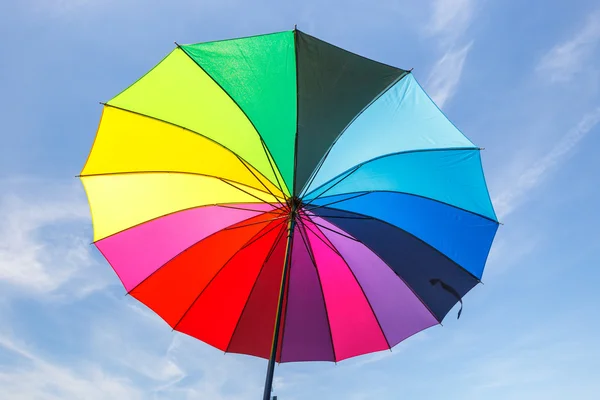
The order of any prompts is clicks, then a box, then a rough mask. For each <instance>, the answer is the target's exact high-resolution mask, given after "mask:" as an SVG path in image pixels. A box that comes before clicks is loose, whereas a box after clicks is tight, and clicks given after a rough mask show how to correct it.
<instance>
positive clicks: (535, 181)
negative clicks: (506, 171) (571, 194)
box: [493, 108, 600, 218]
mask: <svg viewBox="0 0 600 400" xmlns="http://www.w3.org/2000/svg"><path fill="white" fill-rule="evenodd" d="M598 123H600V108H597V109H595V110H594V111H592V112H589V113H587V114H586V115H584V116H583V118H581V120H580V121H579V123H578V124H577V125H576V126H575V127H574V128H572V129H571V130H569V131H568V132H567V133H566V134H565V135H564V136H563V137H562V138H561V139H560V140H559V141H558V142H557V143H556V145H555V146H554V147H553V148H552V149H551V150H550V151H549V152H548V153H547V154H546V155H545V156H543V157H541V158H540V159H538V160H537V161H535V162H534V163H533V164H532V165H530V166H529V168H526V169H524V170H523V171H522V173H521V174H520V176H519V177H518V178H517V179H516V180H515V182H514V183H512V184H510V186H509V187H508V188H507V189H506V190H504V191H503V192H501V193H500V194H499V195H498V196H497V197H495V198H494V200H493V203H494V207H495V209H496V212H497V214H498V216H499V217H500V218H506V216H507V215H508V214H510V213H511V212H512V211H514V210H515V208H516V207H517V206H518V205H519V204H520V203H521V202H522V201H523V198H524V197H525V194H526V193H527V192H528V191H530V190H532V189H533V188H535V187H536V186H538V185H539V184H540V183H541V182H542V181H543V179H544V178H546V176H547V175H548V174H549V173H550V172H551V171H552V170H553V169H554V167H555V166H556V165H557V164H559V163H561V162H563V161H564V160H565V158H566V157H568V156H569V155H570V153H571V152H572V150H573V149H574V148H575V147H576V146H577V145H578V144H579V143H580V142H581V141H582V140H583V139H584V138H585V136H586V135H587V134H588V133H589V132H591V131H592V130H593V129H594V127H596V125H598Z"/></svg>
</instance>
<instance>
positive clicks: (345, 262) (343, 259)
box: [311, 220, 392, 349]
mask: <svg viewBox="0 0 600 400" xmlns="http://www.w3.org/2000/svg"><path fill="white" fill-rule="evenodd" d="M311 222H312V223H313V224H315V225H316V223H315V222H314V221H312V220H311ZM320 226H321V227H323V226H322V225H320ZM316 229H317V230H319V228H318V227H317V228H316ZM330 230H331V231H332V232H335V231H334V230H332V229H330ZM321 234H322V235H323V237H325V239H327V236H326V235H325V234H324V233H323V232H321ZM316 236H317V237H319V239H321V237H320V236H319V235H316ZM353 240H356V239H354V238H353ZM321 241H322V242H323V243H326V242H325V240H323V239H321ZM327 242H329V239H327ZM330 244H331V248H333V249H335V246H334V245H333V243H331V242H330ZM334 251H335V253H336V254H337V255H338V256H340V258H341V259H342V261H343V262H344V264H346V267H347V268H348V270H349V271H350V273H351V274H352V276H353V277H354V280H355V281H356V284H357V285H358V287H359V288H360V291H361V292H362V294H363V296H364V298H365V300H366V301H367V304H368V305H369V308H370V309H371V313H373V317H375V321H377V325H378V326H379V330H380V331H381V335H382V336H383V338H384V339H385V343H386V344H387V347H388V349H391V348H392V346H390V341H389V340H388V338H387V336H386V335H385V332H384V331H383V327H382V326H381V322H380V321H379V317H378V316H377V313H375V309H374V308H373V305H372V304H371V300H369V297H368V296H367V294H366V293H365V289H364V288H363V286H362V285H361V283H360V281H359V280H358V278H357V277H356V274H355V273H354V271H353V270H352V268H350V264H348V262H347V261H346V259H345V258H344V256H343V255H342V253H340V252H339V250H337V249H335V250H334Z"/></svg>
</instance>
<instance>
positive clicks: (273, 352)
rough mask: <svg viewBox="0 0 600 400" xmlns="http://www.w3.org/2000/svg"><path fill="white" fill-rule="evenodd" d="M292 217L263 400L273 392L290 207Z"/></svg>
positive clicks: (290, 238) (283, 292)
mask: <svg viewBox="0 0 600 400" xmlns="http://www.w3.org/2000/svg"><path fill="white" fill-rule="evenodd" d="M292 208H293V209H292V213H291V214H292V216H291V218H290V221H289V223H288V234H287V249H286V251H285V259H284V261H283V274H282V276H281V287H280V289H279V303H278V305H277V317H276V318H275V332H274V333H273V345H272V347H271V358H270V359H269V366H268V367H267V378H266V380H265V392H264V394H263V400H271V392H272V390H273V375H274V373H275V359H276V356H277V345H278V344H279V328H280V325H281V314H282V312H283V299H284V295H285V282H286V279H287V273H288V269H289V265H288V264H289V263H290V258H291V257H290V255H291V254H290V253H291V251H292V236H293V235H294V227H295V225H296V218H295V217H296V216H295V214H296V213H295V210H294V209H295V207H292Z"/></svg>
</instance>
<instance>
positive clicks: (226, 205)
mask: <svg viewBox="0 0 600 400" xmlns="http://www.w3.org/2000/svg"><path fill="white" fill-rule="evenodd" d="M244 204H247V203H244ZM214 205H215V206H217V207H222V208H231V209H233V210H243V211H254V212H260V213H274V212H276V211H279V210H281V207H275V206H272V207H273V210H271V211H263V210H256V209H251V208H243V207H234V206H230V205H228V204H227V203H223V204H214Z"/></svg>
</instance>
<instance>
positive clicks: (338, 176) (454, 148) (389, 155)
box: [304, 146, 483, 201]
mask: <svg viewBox="0 0 600 400" xmlns="http://www.w3.org/2000/svg"><path fill="white" fill-rule="evenodd" d="M481 150H483V149H482V148H481V147H475V146H473V147H442V148H428V149H414V150H402V151H396V152H393V153H387V154H383V155H380V156H377V157H373V158H370V159H368V160H365V161H362V162H360V163H358V164H356V165H355V166H353V167H350V168H348V169H347V170H345V171H342V172H341V173H339V174H337V175H336V176H334V177H333V178H331V179H329V180H328V181H327V182H324V183H323V184H321V185H319V186H318V187H316V188H314V189H313V190H311V191H310V192H309V193H306V195H309V194H311V193H314V192H316V191H317V190H319V189H321V188H323V187H325V186H327V185H329V184H330V183H331V182H334V181H335V180H336V179H338V178H340V177H342V176H344V175H345V174H348V175H350V174H353V173H354V172H356V170H357V169H358V168H361V167H363V166H365V165H366V164H369V163H372V162H374V161H378V160H381V159H383V158H387V157H394V156H398V155H403V154H413V153H428V152H439V151H481ZM347 177H348V176H345V177H344V178H343V179H346V178H347ZM338 183H339V182H337V183H336V184H335V185H337V184H338ZM330 189H331V188H330ZM328 190H329V189H327V191H328ZM322 195H323V193H321V194H320V195H318V196H317V197H321V196H322ZM304 197H306V196H304ZM313 200H315V199H313ZM311 201H312V200H311Z"/></svg>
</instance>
